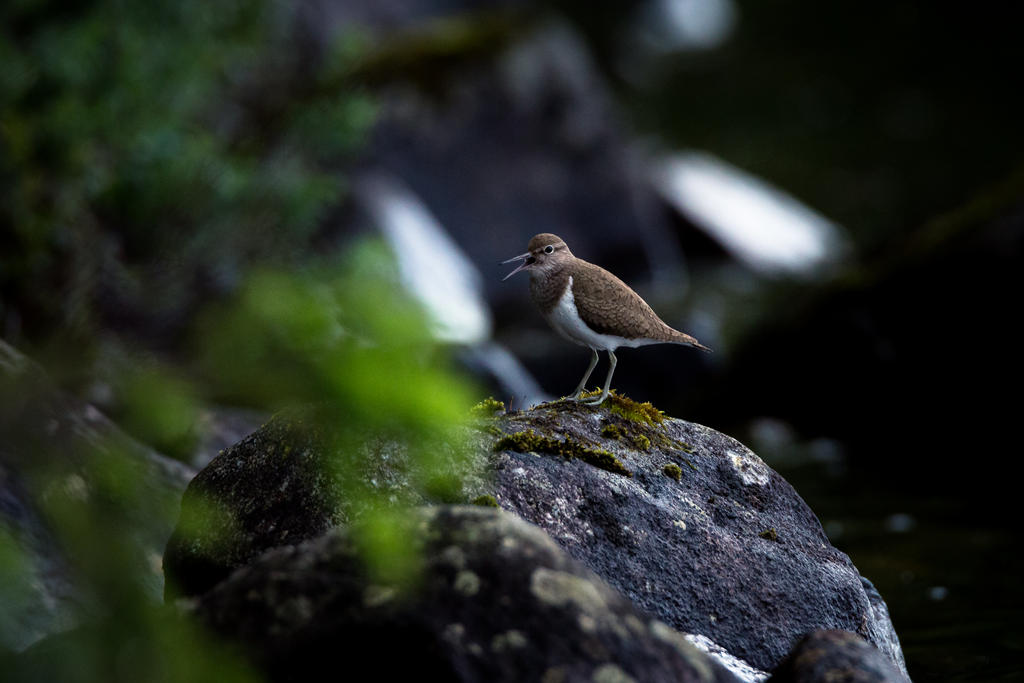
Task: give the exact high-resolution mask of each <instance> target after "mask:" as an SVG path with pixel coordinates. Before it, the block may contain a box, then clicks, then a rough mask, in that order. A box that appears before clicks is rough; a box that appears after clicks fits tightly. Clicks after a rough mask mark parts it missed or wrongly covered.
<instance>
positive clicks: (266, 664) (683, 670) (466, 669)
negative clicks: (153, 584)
mask: <svg viewBox="0 0 1024 683" xmlns="http://www.w3.org/2000/svg"><path fill="white" fill-rule="evenodd" d="M409 524H411V525H414V534H415V537H416V538H417V539H418V540H419V541H420V543H421V544H422V560H423V568H422V572H421V573H420V574H419V578H418V580H417V581H415V583H414V584H413V585H412V586H405V585H391V584H388V583H380V582H379V581H377V580H375V579H374V577H372V576H369V575H368V574H367V572H366V571H365V569H364V566H365V565H364V563H363V561H362V559H361V556H360V555H359V553H358V552H357V550H356V546H355V544H354V542H353V540H352V538H351V535H350V534H349V533H346V532H345V531H341V530H339V531H336V532H332V533H329V534H327V535H324V536H322V537H320V538H318V539H316V540H313V541H308V542H306V543H303V544H301V545H298V546H290V547H286V548H281V549H278V550H274V551H270V552H268V553H266V554H265V555H263V556H262V557H261V558H260V559H259V560H258V561H256V562H254V563H253V564H251V565H249V566H247V567H245V568H243V569H240V570H239V571H237V572H235V573H234V574H233V575H232V576H231V577H230V578H229V579H227V580H226V581H224V582H223V583H221V584H220V585H218V586H217V587H216V588H214V589H213V590H211V591H210V592H208V593H206V594H205V595H204V596H203V597H202V598H200V599H199V602H198V605H197V607H196V608H195V610H196V614H197V615H198V616H199V617H200V618H201V619H202V620H203V621H204V622H205V623H206V624H207V625H209V626H210V627H212V628H213V629H214V630H215V631H217V632H219V633H221V634H222V635H225V636H227V637H228V638H232V639H234V640H236V641H237V642H239V643H241V644H242V646H243V647H244V649H245V650H246V651H247V652H249V654H250V655H251V656H252V657H253V658H254V659H255V661H256V662H257V663H258V664H259V665H260V668H261V669H262V670H263V671H265V672H267V673H268V674H269V676H270V679H271V680H273V681H284V680H303V681H306V680H310V681H317V680H333V679H334V678H336V676H337V673H336V669H337V666H338V663H339V662H350V661H353V660H355V659H358V660H359V661H362V662H366V663H370V665H371V666H372V668H373V669H372V677H373V678H374V679H376V680H444V681H509V682H510V683H511V682H513V681H514V682H519V681H582V680H587V681H621V682H625V681H680V682H686V681H705V682H710V681H722V682H725V681H735V680H737V679H735V678H734V677H733V676H732V675H731V674H730V673H729V672H728V671H726V670H725V669H724V668H722V667H721V666H719V665H718V664H717V663H716V662H714V661H713V660H711V659H710V658H709V657H708V656H707V655H705V654H704V653H703V652H701V651H699V650H698V649H697V648H695V647H694V646H692V645H691V644H690V643H688V642H687V641H686V639H685V638H684V637H683V636H682V635H681V634H679V633H677V632H675V631H673V630H672V629H671V628H669V627H668V626H666V625H665V624H664V623H661V622H660V621H657V620H655V619H652V618H651V617H650V616H649V615H646V614H644V613H643V612H641V611H639V610H637V609H636V608H635V607H634V606H633V605H632V604H631V603H630V602H629V601H628V600H626V599H625V598H623V597H622V596H621V595H620V594H619V593H618V592H617V591H615V590H614V589H612V588H610V587H609V586H608V585H607V584H606V583H604V582H603V581H602V580H601V579H599V578H598V577H597V576H596V575H595V574H594V573H593V572H591V571H589V570H588V569H586V568H585V567H584V566H583V565H581V564H580V563H578V562H576V561H574V560H572V559H571V558H569V556H568V555H567V554H566V553H565V552H564V551H562V550H561V549H560V548H559V547H558V546H557V545H556V544H555V543H554V542H552V541H551V539H550V538H549V537H548V536H547V535H546V534H544V533H543V532H541V531H540V530H538V529H537V528H536V527H533V526H531V525H528V524H526V523H524V522H522V521H521V520H519V519H518V518H516V517H515V516H513V515H511V514H508V513H505V512H502V511H499V510H495V509H493V508H482V507H473V506H434V507H430V508H423V509H420V510H418V511H417V513H416V514H415V515H413V516H412V517H411V518H410V520H409Z"/></svg>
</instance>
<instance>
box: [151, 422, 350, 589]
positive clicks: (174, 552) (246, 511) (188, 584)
mask: <svg viewBox="0 0 1024 683" xmlns="http://www.w3.org/2000/svg"><path fill="white" fill-rule="evenodd" d="M327 458H328V456H327V451H326V450H325V449H324V448H323V446H322V444H321V443H320V439H319V438H318V437H317V436H316V430H315V428H314V425H313V423H312V422H310V421H303V420H302V419H301V418H299V417H296V416H291V415H287V416H286V415H279V416H277V417H275V418H274V419H272V420H271V421H270V422H268V423H267V424H266V425H264V426H263V427H262V428H260V429H259V430H257V431H256V432H254V433H252V434H250V435H249V436H248V437H246V438H245V439H243V440H242V441H240V442H239V443H237V444H235V445H234V446H232V447H231V448H229V449H227V450H225V451H223V452H221V453H220V454H219V455H218V456H217V457H215V458H214V459H213V460H212V461H210V464H209V465H207V466H206V467H205V468H203V470H202V471H200V472H199V474H198V475H196V477H195V478H194V479H193V480H192V482H191V483H190V484H189V485H188V488H187V489H186V490H185V495H184V497H183V498H182V501H181V518H180V520H179V522H178V525H177V527H176V528H175V530H174V533H173V535H172V536H171V538H170V540H169V541H168V542H167V549H166V550H165V551H164V559H163V566H164V574H165V576H166V578H167V583H166V586H165V590H164V598H165V599H167V600H170V599H173V598H175V597H178V596H192V595H199V594H202V593H204V592H206V591H207V590H209V589H210V588H212V587H213V586H214V585H216V584H217V583H218V582H219V581H221V580H222V579H224V578H225V577H227V576H228V574H230V573H231V572H232V571H233V570H234V569H236V568H238V567H240V566H242V565H244V564H247V563H248V562H249V561H251V560H253V559H254V558H256V557H257V556H259V555H260V554H261V553H263V552H264V551H266V550H268V549H270V548H276V547H278V546H281V545H289V544H293V543H301V542H302V541H304V540H307V539H310V538H315V537H316V536H319V535H320V534H322V533H323V532H324V531H326V530H327V529H328V528H330V527H331V526H333V525H334V524H336V523H337V522H338V521H340V520H339V515H340V512H339V509H340V508H339V501H338V493H337V488H336V486H335V483H334V481H333V480H332V477H331V471H330V467H329V463H328V462H327Z"/></svg>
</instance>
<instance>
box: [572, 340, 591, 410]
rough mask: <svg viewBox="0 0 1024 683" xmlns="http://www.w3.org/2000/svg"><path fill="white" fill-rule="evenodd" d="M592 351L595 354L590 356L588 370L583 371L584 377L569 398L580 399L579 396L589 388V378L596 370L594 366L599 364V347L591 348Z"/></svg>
mask: <svg viewBox="0 0 1024 683" xmlns="http://www.w3.org/2000/svg"><path fill="white" fill-rule="evenodd" d="M590 351H591V353H593V354H594V355H593V356H591V358H590V365H588V366H587V371H586V372H584V373H583V379H581V380H580V385H579V386H578V387H576V390H575V391H573V392H572V394H570V396H569V398H571V399H572V400H574V401H576V400H579V397H580V396H582V395H583V392H584V391H586V390H587V380H588V379H590V373H592V372H593V371H594V366H596V365H597V349H591V350H590Z"/></svg>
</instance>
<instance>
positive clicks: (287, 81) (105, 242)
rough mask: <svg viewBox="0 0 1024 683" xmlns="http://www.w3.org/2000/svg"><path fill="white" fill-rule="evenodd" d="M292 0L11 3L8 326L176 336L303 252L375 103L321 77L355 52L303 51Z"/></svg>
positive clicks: (2, 88) (1, 191) (0, 211)
mask: <svg viewBox="0 0 1024 683" xmlns="http://www.w3.org/2000/svg"><path fill="white" fill-rule="evenodd" d="M286 7H287V6H285V5H281V4H278V3H269V2H229V3H218V4H217V5H216V7H213V6H210V5H209V4H207V3H202V2H198V1H196V0H183V1H181V2H170V1H167V0H161V1H158V2H148V3H142V4H139V3H125V2H120V1H118V0H92V1H89V0H86V1H82V2H76V3H73V4H71V5H68V4H67V3H57V2H46V1H34V2H33V1H24V2H17V1H15V2H10V3H4V5H3V7H2V8H0V27H2V28H0V63H2V64H3V65H4V68H3V69H2V73H0V300H2V308H0V321H2V323H0V324H2V325H3V327H2V328H0V329H4V328H6V329H4V335H5V336H6V337H8V338H9V339H10V338H11V337H12V336H15V335H16V334H21V335H24V337H25V339H26V340H28V341H34V342H37V341H38V340H39V339H40V338H42V337H45V336H47V335H50V336H53V335H55V334H56V333H57V332H60V333H61V334H62V335H63V336H64V337H65V338H68V337H69V335H70V338H72V339H73V340H74V343H81V342H82V341H83V340H84V341H87V342H88V341H91V340H92V339H93V337H94V335H95V334H96V332H97V329H98V328H99V327H100V326H101V325H102V323H104V322H110V321H111V320H116V322H118V323H120V324H122V325H123V324H125V323H126V322H131V321H138V320H140V319H141V320H144V321H146V322H148V323H149V324H150V325H151V326H152V325H153V324H154V323H159V325H157V327H159V329H160V331H161V332H162V331H163V330H164V329H165V326H166V324H167V323H174V322H178V321H180V320H181V319H182V318H184V317H187V316H188V314H190V313H191V312H193V311H194V309H195V306H196V305H197V303H198V302H199V301H201V300H202V299H203V298H204V297H205V296H207V295H208V294H209V293H210V292H211V291H212V292H215V293H216V292H218V291H223V290H224V289H225V288H230V287H231V286H234V285H236V284H237V282H238V279H239V277H240V275H241V272H242V271H243V270H244V268H245V267H246V266H247V265H248V264H250V263H252V262H254V261H263V260H272V261H275V262H281V261H282V260H284V259H286V258H288V257H294V256H296V255H298V254H301V253H303V252H304V250H305V249H306V248H307V244H308V238H309V237H310V235H311V234H312V233H313V231H314V230H315V229H316V228H317V227H318V220H319V219H320V218H321V216H322V215H323V212H324V210H325V209H326V208H327V207H328V206H329V205H330V204H331V203H332V202H334V201H336V200H337V198H338V196H339V191H340V189H341V188H340V187H339V182H338V180H337V179H336V178H334V177H332V176H331V174H329V173H327V172H325V171H324V170H323V168H322V165H323V164H322V162H324V161H325V160H326V159H328V158H330V157H331V156H332V155H334V156H336V155H337V154H338V153H339V152H343V151H344V150H345V149H348V148H350V147H352V146H353V145H354V144H357V143H358V141H359V139H360V135H361V133H362V131H364V130H365V128H366V126H367V124H368V123H369V122H370V120H372V115H373V108H372V105H371V104H370V101H369V100H368V99H367V98H366V97H364V96H362V95H357V94H353V93H351V92H346V93H340V94H339V93H338V91H337V89H335V90H333V91H330V92H326V91H322V90H318V89H316V88H314V86H315V84H316V83H317V82H319V81H320V80H322V79H332V78H334V77H335V72H337V71H339V70H343V69H344V68H345V65H346V63H347V60H346V58H345V55H346V50H345V49H344V45H342V47H341V48H339V49H338V50H337V51H336V52H337V54H333V53H332V54H330V55H322V56H320V57H319V58H308V57H304V58H301V59H300V58H299V57H298V56H296V55H298V54H299V51H298V50H296V49H295V46H294V45H293V44H291V43H290V42H289V40H290V36H289V31H290V27H291V26H292V25H293V22H292V21H291V17H289V16H288V15H287V10H286ZM339 55H340V56H339ZM348 61H350V59H349V60H348ZM306 92H309V93H315V96H314V95H310V97H309V99H306V100H303V99H301V98H302V96H303V94H304V93H306Z"/></svg>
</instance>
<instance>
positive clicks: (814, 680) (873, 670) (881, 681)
mask: <svg viewBox="0 0 1024 683" xmlns="http://www.w3.org/2000/svg"><path fill="white" fill-rule="evenodd" d="M768 680H769V683H818V682H819V681H829V683H904V681H906V679H905V678H904V677H903V674H901V673H900V672H899V671H897V670H896V668H895V667H894V666H893V665H892V662H890V661H889V660H888V659H886V658H885V657H884V656H883V655H882V653H880V652H879V651H878V650H877V649H876V648H875V647H873V646H872V645H871V644H870V643H868V642H866V641H865V640H864V639H863V638H861V637H859V636H857V635H856V634H853V633H850V632H849V631H815V632H814V633H811V634H808V635H807V636H806V637H804V638H803V639H802V640H801V641H800V642H799V643H797V646H796V647H795V648H793V651H792V652H791V653H790V654H789V656H788V657H786V659H785V661H783V663H782V664H780V665H779V667H778V668H777V669H776V670H775V672H774V673H773V674H772V677H771V678H769V679H768Z"/></svg>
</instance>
